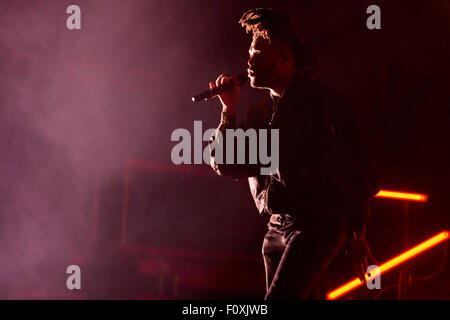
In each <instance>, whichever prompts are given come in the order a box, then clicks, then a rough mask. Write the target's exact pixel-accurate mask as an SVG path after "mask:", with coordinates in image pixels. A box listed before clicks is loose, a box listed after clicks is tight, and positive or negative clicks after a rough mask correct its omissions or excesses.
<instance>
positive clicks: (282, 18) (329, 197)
mask: <svg viewBox="0 0 450 320" xmlns="http://www.w3.org/2000/svg"><path fill="white" fill-rule="evenodd" d="M239 23H240V24H241V25H242V27H244V28H245V29H246V31H247V32H251V33H252V35H253V38H252V42H251V45H250V50H249V55H250V56H249V59H248V77H249V79H250V85H251V87H253V88H256V89H263V90H267V93H268V94H267V96H266V97H265V98H264V99H263V100H262V101H259V102H258V103H256V104H255V105H254V106H252V107H250V108H249V110H248V112H247V116H246V119H245V121H244V122H243V123H242V124H240V125H237V124H236V108H237V106H238V101H239V98H240V91H239V86H238V83H239V81H238V80H237V79H236V77H235V76H230V75H224V74H221V75H220V76H219V77H218V78H217V80H216V82H215V84H213V83H210V88H211V89H212V88H215V87H216V88H217V87H220V86H223V85H229V84H230V83H232V84H234V86H233V87H232V89H231V90H229V91H226V92H223V93H221V94H220V95H219V98H220V102H221V104H222V113H221V121H220V125H219V127H218V129H217V130H218V131H221V132H224V131H225V130H226V129H227V128H243V129H247V128H255V129H260V128H267V129H270V128H277V129H279V134H280V142H279V143H280V148H279V150H280V151H279V152H280V155H279V159H280V160H279V169H278V170H277V171H276V174H272V175H269V176H262V175H260V174H259V170H258V164H256V165H250V164H226V163H225V164H218V163H215V162H214V157H212V164H211V165H212V167H213V169H214V170H215V171H216V172H217V173H218V174H219V175H224V176H228V177H231V178H233V179H236V180H239V179H245V178H247V179H248V182H249V185H250V191H251V193H252V196H253V198H254V201H255V204H256V207H257V209H258V210H259V213H260V214H261V215H262V216H266V217H267V218H268V224H267V226H268V230H267V233H266V235H265V238H264V241H263V246H262V254H263V258H264V265H265V270H266V288H267V292H266V295H265V299H309V298H311V296H310V293H311V290H312V289H313V288H314V286H315V284H316V283H317V281H318V279H319V278H320V276H321V275H322V274H323V272H324V271H325V269H326V267H327V265H328V264H329V263H330V261H331V260H332V258H333V257H334V256H335V255H336V253H337V252H338V251H339V250H340V249H341V248H342V247H343V246H344V245H346V246H347V252H348V255H347V257H348V259H350V261H351V263H352V264H353V265H354V267H355V275H357V276H359V277H360V278H361V279H364V273H365V271H366V269H367V266H368V265H370V264H376V261H375V259H374V257H373V256H372V254H371V251H370V249H369V246H368V244H367V242H366V241H365V225H366V223H367V220H368V217H369V200H370V198H371V197H372V196H373V195H375V194H376V193H377V192H378V191H379V179H378V173H377V170H376V167H375V165H374V162H373V160H372V158H371V156H370V152H369V148H368V146H367V143H366V141H365V136H364V135H363V133H362V130H361V129H360V127H359V126H358V125H357V124H356V120H355V114H354V111H353V110H352V109H351V108H350V107H349V105H348V103H347V102H346V101H345V99H343V98H342V97H341V96H340V95H338V94H337V93H335V92H334V91H332V90H330V89H328V88H326V87H324V86H323V85H321V84H320V83H318V82H317V81H316V80H315V76H316V75H317V69H318V67H317V63H316V59H315V56H314V55H313V54H312V52H311V51H310V50H309V49H308V47H307V46H306V45H305V44H304V43H303V42H302V41H301V40H300V38H299V37H298V36H297V33H296V31H295V30H294V27H293V25H292V24H291V22H290V21H289V19H288V17H287V16H286V15H284V14H282V13H280V12H277V11H275V10H273V9H264V8H261V9H255V10H250V11H248V12H246V13H245V14H244V15H243V16H242V18H241V19H240V21H239ZM213 140H214V137H213ZM230 200H231V199H230ZM323 298H325V297H323Z"/></svg>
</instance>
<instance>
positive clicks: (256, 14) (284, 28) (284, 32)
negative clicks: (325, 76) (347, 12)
mask: <svg viewBox="0 0 450 320" xmlns="http://www.w3.org/2000/svg"><path fill="white" fill-rule="evenodd" d="M239 23H240V24H241V26H242V27H244V28H245V30H246V32H247V33H249V32H252V33H253V39H256V38H258V37H262V38H264V39H267V40H268V41H269V43H273V42H284V43H288V44H290V46H291V49H292V52H293V54H294V61H295V65H296V67H297V71H298V72H304V71H306V74H307V76H308V77H310V78H313V77H315V76H316V75H317V72H318V65H317V60H316V57H315V55H314V54H313V53H312V52H311V50H310V49H309V48H308V47H307V46H306V45H305V44H304V42H303V41H302V40H301V39H300V38H299V36H298V34H297V32H296V30H295V28H294V26H293V24H292V23H291V20H290V19H289V17H288V16H287V15H285V14H284V13H281V12H279V11H276V10H274V9H271V8H258V9H252V10H249V11H247V12H246V13H244V15H243V16H242V17H241V19H240V20H239Z"/></svg>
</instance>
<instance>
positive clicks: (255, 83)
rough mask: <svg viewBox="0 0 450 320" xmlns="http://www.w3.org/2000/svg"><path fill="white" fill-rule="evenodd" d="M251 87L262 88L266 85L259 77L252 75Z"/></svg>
mask: <svg viewBox="0 0 450 320" xmlns="http://www.w3.org/2000/svg"><path fill="white" fill-rule="evenodd" d="M250 87H252V88H255V89H262V88H264V85H263V84H262V83H261V81H258V79H256V78H254V77H251V78H250Z"/></svg>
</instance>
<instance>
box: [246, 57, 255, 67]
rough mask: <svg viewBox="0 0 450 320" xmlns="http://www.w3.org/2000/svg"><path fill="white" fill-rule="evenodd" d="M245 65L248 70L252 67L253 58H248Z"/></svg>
mask: <svg viewBox="0 0 450 320" xmlns="http://www.w3.org/2000/svg"><path fill="white" fill-rule="evenodd" d="M247 64H248V66H249V67H250V68H251V67H253V65H254V60H253V57H250V58H249V59H248V61H247Z"/></svg>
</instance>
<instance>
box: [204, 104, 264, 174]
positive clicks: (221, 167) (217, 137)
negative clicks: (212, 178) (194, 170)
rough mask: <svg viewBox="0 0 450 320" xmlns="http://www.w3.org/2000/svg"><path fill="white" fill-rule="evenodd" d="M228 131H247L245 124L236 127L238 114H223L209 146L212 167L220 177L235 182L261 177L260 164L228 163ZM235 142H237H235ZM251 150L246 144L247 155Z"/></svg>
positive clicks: (234, 146)
mask: <svg viewBox="0 0 450 320" xmlns="http://www.w3.org/2000/svg"><path fill="white" fill-rule="evenodd" d="M227 129H233V130H236V129H242V130H246V125H245V123H242V124H240V125H239V126H237V125H236V114H233V115H230V114H228V113H226V112H222V113H221V120H220V124H219V126H218V128H217V129H216V130H215V132H214V134H213V135H212V137H211V139H210V143H209V145H208V147H209V150H210V154H211V158H210V159H211V162H210V165H211V167H212V168H213V169H214V171H215V172H216V173H217V174H218V175H220V176H227V177H230V178H232V179H234V180H240V179H243V178H247V177H253V176H257V175H259V168H260V167H259V165H258V164H247V163H246V164H237V163H232V164H231V163H229V164H227V163H226V161H225V160H226V158H227V157H226V156H227V154H226V149H227V148H226V146H227V135H226V130H227ZM234 142H235V141H234ZM234 142H233V148H234V155H236V151H237V148H236V144H235V143H234ZM248 152H249V148H248V144H247V143H245V154H246V155H248Z"/></svg>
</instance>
